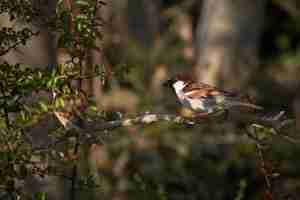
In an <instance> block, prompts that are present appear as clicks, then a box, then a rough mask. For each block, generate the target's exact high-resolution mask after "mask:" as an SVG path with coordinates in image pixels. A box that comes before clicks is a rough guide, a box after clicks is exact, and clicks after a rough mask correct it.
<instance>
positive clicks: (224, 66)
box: [195, 0, 265, 89]
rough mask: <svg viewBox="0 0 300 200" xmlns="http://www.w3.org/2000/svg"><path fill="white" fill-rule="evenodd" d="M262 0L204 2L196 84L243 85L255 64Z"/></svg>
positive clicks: (238, 87) (263, 2) (263, 1)
mask: <svg viewBox="0 0 300 200" xmlns="http://www.w3.org/2000/svg"><path fill="white" fill-rule="evenodd" d="M264 5H265V0H254V1H247V0H205V1H203V5H202V12H201V15H202V16H201V19H200V20H199V22H198V25H197V33H196V40H197V43H196V56H197V57H196V69H195V70H196V74H197V78H198V81H203V82H206V83H209V84H213V85H222V86H225V87H228V88H231V89H240V88H243V87H244V86H245V84H246V83H247V81H248V78H249V75H250V74H251V73H253V72H254V70H255V69H256V68H257V65H258V58H257V47H258V40H259V35H260V32H261V31H260V30H261V26H262V21H263V13H264Z"/></svg>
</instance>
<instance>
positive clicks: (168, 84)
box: [163, 79, 176, 87]
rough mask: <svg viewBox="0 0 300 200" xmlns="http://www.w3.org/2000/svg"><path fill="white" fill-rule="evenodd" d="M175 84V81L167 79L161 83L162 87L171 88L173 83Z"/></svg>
mask: <svg viewBox="0 0 300 200" xmlns="http://www.w3.org/2000/svg"><path fill="white" fill-rule="evenodd" d="M175 82H176V80H175V79H169V80H167V81H165V82H164V83H163V86H164V87H172V85H173V83H175Z"/></svg>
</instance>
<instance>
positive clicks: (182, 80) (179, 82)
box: [163, 74, 194, 89]
mask: <svg viewBox="0 0 300 200" xmlns="http://www.w3.org/2000/svg"><path fill="white" fill-rule="evenodd" d="M191 82H194V81H193V79H192V78H191V77H190V76H188V75H182V74H179V75H176V76H174V77H172V78H170V79H168V80H167V81H165V82H164V84H163V86H165V87H171V88H172V87H176V88H180V89H182V88H184V87H185V86H186V85H187V84H189V83H191Z"/></svg>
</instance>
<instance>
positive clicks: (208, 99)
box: [164, 75, 263, 117]
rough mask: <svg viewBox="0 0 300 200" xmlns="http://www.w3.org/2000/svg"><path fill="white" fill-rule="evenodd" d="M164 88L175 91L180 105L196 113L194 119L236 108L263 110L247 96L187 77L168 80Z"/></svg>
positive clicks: (180, 76)
mask: <svg viewBox="0 0 300 200" xmlns="http://www.w3.org/2000/svg"><path fill="white" fill-rule="evenodd" d="M164 86H168V87H171V88H173V89H174V91H175V93H176V95H177V98H178V100H179V101H180V103H181V104H182V105H183V106H184V107H186V108H189V109H190V110H192V111H194V113H196V114H195V115H194V117H205V116H208V115H209V114H213V113H216V112H219V111H225V112H227V111H230V110H231V109H233V108H234V107H235V108H239V109H242V110H243V109H245V110H249V111H257V110H261V109H263V108H262V107H260V106H257V105H255V104H253V103H252V102H251V100H250V99H249V98H248V97H246V96H243V95H240V94H238V93H234V92H228V91H224V90H221V89H218V88H216V87H214V86H211V85H208V84H205V83H198V82H195V81H194V80H193V79H191V78H190V77H188V76H185V75H177V76H176V77H174V78H171V79H169V80H167V81H166V82H165V83H164Z"/></svg>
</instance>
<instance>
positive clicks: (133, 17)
mask: <svg viewBox="0 0 300 200" xmlns="http://www.w3.org/2000/svg"><path fill="white" fill-rule="evenodd" d="M160 5H161V2H160V0H152V1H149V0H129V1H128V30H129V32H130V33H131V34H132V36H133V38H134V39H135V40H136V41H138V42H139V43H141V44H142V46H144V47H148V48H149V47H151V46H152V45H153V43H154V41H155V39H156V36H157V34H158V33H159V16H160V15H159V7H160Z"/></svg>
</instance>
